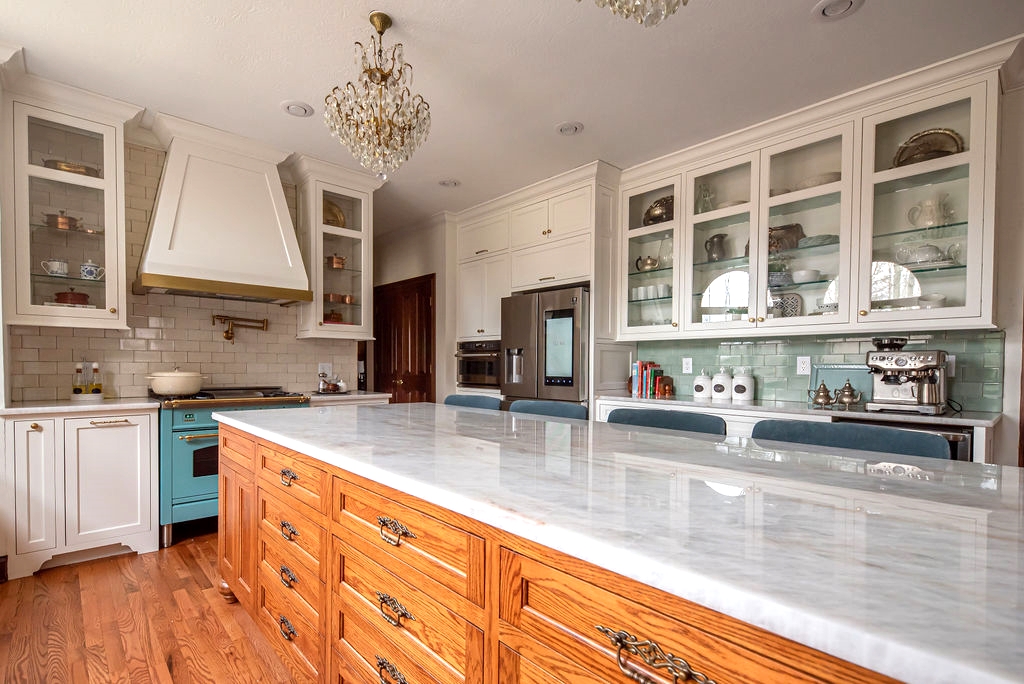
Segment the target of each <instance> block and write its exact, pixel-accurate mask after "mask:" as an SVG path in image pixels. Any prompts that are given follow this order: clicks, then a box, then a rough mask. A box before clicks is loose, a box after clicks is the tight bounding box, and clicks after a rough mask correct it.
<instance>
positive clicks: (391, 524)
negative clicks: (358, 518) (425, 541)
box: [377, 515, 416, 546]
mask: <svg viewBox="0 0 1024 684" xmlns="http://www.w3.org/2000/svg"><path fill="white" fill-rule="evenodd" d="M377 522H378V523H380V538H381V539H383V540H384V541H386V542H387V543H388V544H391V545H392V546H400V545H401V544H402V537H408V538H409V539H415V538H416V535H415V534H413V533H412V532H410V531H409V528H408V527H406V526H405V525H403V524H402V523H400V522H398V521H397V520H394V519H393V518H389V517H387V516H385V515H378V516H377ZM385 527H386V528H388V529H389V530H390V531H391V534H393V535H394V536H393V537H392V536H389V535H388V534H386V533H385V532H384V528H385Z"/></svg>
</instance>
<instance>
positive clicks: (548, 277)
mask: <svg viewBox="0 0 1024 684" xmlns="http://www.w3.org/2000/svg"><path fill="white" fill-rule="evenodd" d="M554 279H555V276H544V277H543V278H537V280H538V281H543V280H554Z"/></svg>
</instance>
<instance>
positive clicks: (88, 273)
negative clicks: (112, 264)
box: [80, 259, 107, 280]
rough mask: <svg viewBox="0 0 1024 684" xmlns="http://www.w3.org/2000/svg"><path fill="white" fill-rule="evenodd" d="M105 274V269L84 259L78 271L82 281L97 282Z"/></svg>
mask: <svg viewBox="0 0 1024 684" xmlns="http://www.w3.org/2000/svg"><path fill="white" fill-rule="evenodd" d="M106 272H107V270H106V269H105V268H103V267H102V266H100V265H99V264H97V263H94V262H93V260H92V259H86V260H85V262H84V263H83V264H82V267H81V269H80V273H81V275H82V279H83V280H99V279H100V278H102V277H103V274H104V273H106Z"/></svg>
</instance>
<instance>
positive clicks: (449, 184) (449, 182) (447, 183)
mask: <svg viewBox="0 0 1024 684" xmlns="http://www.w3.org/2000/svg"><path fill="white" fill-rule="evenodd" d="M437 184H438V185H440V186H441V187H442V188H457V187H459V186H460V185H462V183H461V182H459V181H457V180H455V179H454V178H445V179H444V180H439V181H437Z"/></svg>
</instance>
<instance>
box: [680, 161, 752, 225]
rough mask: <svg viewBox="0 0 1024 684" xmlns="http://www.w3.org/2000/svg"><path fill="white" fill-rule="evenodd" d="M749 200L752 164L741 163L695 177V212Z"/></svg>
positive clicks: (699, 212) (734, 204) (700, 212)
mask: <svg viewBox="0 0 1024 684" xmlns="http://www.w3.org/2000/svg"><path fill="white" fill-rule="evenodd" d="M749 201H750V164H740V165H739V166H733V167H730V168H728V169H723V170H721V171H716V172H714V173H709V174H706V175H703V176H698V177H697V178H695V179H694V183H693V213H694V214H703V213H705V212H708V211H714V210H716V209H724V208H726V207H732V206H736V205H738V204H744V203H745V202H749Z"/></svg>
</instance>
